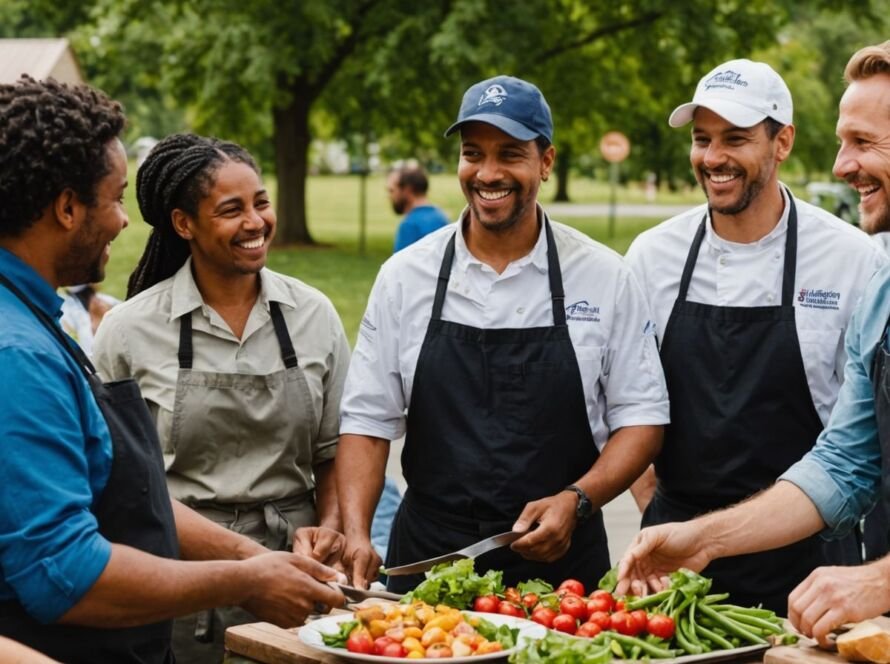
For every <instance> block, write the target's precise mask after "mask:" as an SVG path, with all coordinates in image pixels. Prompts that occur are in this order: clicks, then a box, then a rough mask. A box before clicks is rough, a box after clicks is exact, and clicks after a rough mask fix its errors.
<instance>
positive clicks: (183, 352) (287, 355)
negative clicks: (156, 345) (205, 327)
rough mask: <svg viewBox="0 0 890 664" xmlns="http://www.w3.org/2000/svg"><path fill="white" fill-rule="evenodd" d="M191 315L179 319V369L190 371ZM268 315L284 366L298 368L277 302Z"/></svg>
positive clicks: (192, 354)
mask: <svg viewBox="0 0 890 664" xmlns="http://www.w3.org/2000/svg"><path fill="white" fill-rule="evenodd" d="M192 313H193V312H189V313H187V314H184V315H183V316H182V317H181V318H180V319H179V352H178V357H179V368H180V369H191V368H192V364H193V362H194V359H195V354H194V349H193V347H192ZM269 313H270V314H271V316H272V326H273V327H274V328H275V336H276V337H277V338H278V347H279V348H280V349H281V359H282V360H284V366H285V367H287V368H288V369H293V368H294V367H297V366H299V362H298V361H297V353H296V351H295V350H294V344H293V342H292V341H291V338H290V332H289V331H288V329H287V323H286V322H285V321H284V315H283V314H282V313H281V307H280V306H279V304H278V303H277V302H270V303H269Z"/></svg>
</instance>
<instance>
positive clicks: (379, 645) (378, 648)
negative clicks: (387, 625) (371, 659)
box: [374, 636, 396, 655]
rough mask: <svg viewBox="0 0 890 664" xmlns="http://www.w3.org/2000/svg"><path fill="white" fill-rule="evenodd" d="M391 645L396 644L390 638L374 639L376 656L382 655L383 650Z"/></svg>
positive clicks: (379, 637)
mask: <svg viewBox="0 0 890 664" xmlns="http://www.w3.org/2000/svg"><path fill="white" fill-rule="evenodd" d="M390 643H396V642H395V641H393V640H392V639H391V638H390V637H388V636H378V637H377V638H376V639H374V654H375V655H382V654H383V649H384V648H385V647H386V646H388V645H389V644H390Z"/></svg>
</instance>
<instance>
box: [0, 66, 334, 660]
mask: <svg viewBox="0 0 890 664" xmlns="http://www.w3.org/2000/svg"><path fill="white" fill-rule="evenodd" d="M123 126H124V116H123V113H122V111H121V108H120V106H119V105H118V104H117V103H115V102H113V101H111V100H110V99H108V98H107V97H106V96H105V95H104V94H102V93H101V92H98V91H96V90H93V89H91V88H89V87H87V86H78V87H68V86H66V85H63V84H59V83H56V82H55V81H52V80H49V81H46V82H37V81H35V80H33V79H31V78H29V77H23V78H22V79H21V80H19V81H18V82H17V83H15V84H13V85H0V200H2V201H3V204H2V206H0V319H2V320H3V332H4V333H3V335H2V337H0V445H2V454H3V460H4V461H3V464H0V486H2V487H3V491H2V492H0V635H2V636H6V637H10V638H12V639H15V640H16V641H20V642H23V643H25V644H27V645H29V646H31V647H32V648H35V649H37V650H40V651H42V652H44V653H46V654H48V655H50V656H52V657H54V658H57V659H61V660H64V661H77V662H146V663H147V662H158V663H160V662H170V661H173V660H172V654H171V652H170V632H171V623H170V619H171V618H173V617H174V616H178V615H183V614H187V613H193V612H196V611H199V610H203V609H207V608H211V607H216V606H223V605H241V606H243V607H244V608H246V609H248V610H250V611H251V612H252V613H254V614H255V615H257V616H259V617H261V618H262V619H264V620H270V621H272V622H275V623H278V624H281V625H293V624H298V623H299V622H301V621H302V620H303V619H304V618H305V616H306V615H307V614H308V613H309V612H310V611H312V610H313V609H314V607H315V605H316V604H317V603H324V604H327V605H338V604H342V602H343V596H342V595H341V594H340V593H339V592H337V591H335V590H332V589H331V588H330V587H329V586H327V585H326V584H325V583H324V581H326V580H333V579H335V578H338V575H337V572H335V571H334V570H333V569H331V568H329V567H326V566H324V565H322V564H320V563H318V562H316V561H314V560H311V559H309V558H305V557H302V556H299V555H296V554H292V553H286V552H276V553H272V552H269V551H268V550H267V549H265V548H264V547H262V546H261V545H259V544H257V543H255V542H254V541H252V540H250V539H248V538H246V537H244V536H242V535H238V534H235V533H233V532H231V531H228V530H226V529H224V528H222V527H219V526H217V525H215V524H213V523H212V522H210V521H207V520H205V519H204V518H203V517H200V516H199V515H197V514H196V513H194V512H192V511H190V510H189V509H187V508H186V507H184V506H183V505H181V504H179V503H177V502H176V501H171V500H170V497H169V495H168V493H167V488H166V483H165V480H164V467H163V463H162V458H161V449H160V444H159V442H158V439H157V433H156V431H155V429H154V427H153V424H152V420H151V416H150V414H149V412H148V409H147V407H146V406H145V402H144V401H143V399H142V398H141V395H140V393H139V389H138V387H137V386H136V384H135V382H134V381H132V380H123V381H117V382H115V383H109V384H103V383H102V382H101V381H100V380H99V378H98V377H97V375H96V372H95V369H94V368H93V366H92V364H91V363H90V361H89V360H88V359H87V358H86V356H85V355H84V354H83V353H82V352H81V351H80V350H79V349H78V347H77V345H76V344H74V343H73V341H72V340H71V339H70V338H68V337H67V336H66V335H65V334H64V333H63V332H62V330H61V327H60V326H59V321H58V318H59V314H60V308H61V302H62V300H61V298H59V297H58V295H56V289H57V288H59V287H61V286H66V285H71V284H77V283H93V282H97V281H101V280H102V278H103V277H104V273H105V264H106V263H107V261H108V256H109V247H110V245H111V242H112V241H113V240H114V239H115V237H117V235H118V233H120V232H121V230H123V229H124V228H125V227H126V226H127V215H126V212H125V210H124V206H123V192H124V189H125V187H126V185H127V160H126V155H125V153H124V149H123V146H122V144H121V142H120V140H119V139H118V135H119V133H120V131H121V129H122V128H123ZM179 557H181V558H182V559H184V560H198V561H207V562H199V563H195V562H182V561H180V560H178V558H179ZM209 561H213V562H209ZM340 578H342V577H340Z"/></svg>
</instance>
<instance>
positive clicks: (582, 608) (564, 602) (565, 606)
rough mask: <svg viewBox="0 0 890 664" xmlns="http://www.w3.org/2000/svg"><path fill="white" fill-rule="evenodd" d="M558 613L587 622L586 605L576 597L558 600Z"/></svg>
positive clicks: (568, 596)
mask: <svg viewBox="0 0 890 664" xmlns="http://www.w3.org/2000/svg"><path fill="white" fill-rule="evenodd" d="M559 612H560V613H568V614H569V615H570V616H573V617H575V618H577V619H578V620H587V605H586V604H584V600H583V599H581V598H580V597H578V596H576V595H566V596H565V597H563V598H562V599H561V600H559Z"/></svg>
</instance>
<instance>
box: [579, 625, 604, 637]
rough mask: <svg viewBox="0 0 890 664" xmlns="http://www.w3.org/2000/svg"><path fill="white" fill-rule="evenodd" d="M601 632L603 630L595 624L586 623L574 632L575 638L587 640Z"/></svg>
mask: <svg viewBox="0 0 890 664" xmlns="http://www.w3.org/2000/svg"><path fill="white" fill-rule="evenodd" d="M602 631H603V628H602V627H600V626H599V625H597V624H596V623H592V622H586V623H583V624H582V625H581V626H580V627H579V628H578V631H577V632H575V636H586V637H588V638H591V639H592V638H593V637H594V636H596V635H597V634H599V633H600V632H602Z"/></svg>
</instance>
